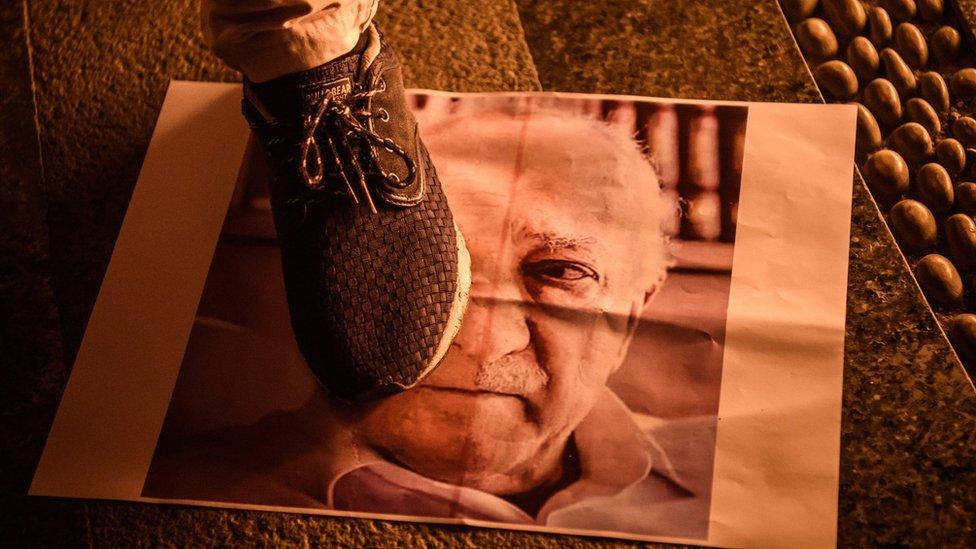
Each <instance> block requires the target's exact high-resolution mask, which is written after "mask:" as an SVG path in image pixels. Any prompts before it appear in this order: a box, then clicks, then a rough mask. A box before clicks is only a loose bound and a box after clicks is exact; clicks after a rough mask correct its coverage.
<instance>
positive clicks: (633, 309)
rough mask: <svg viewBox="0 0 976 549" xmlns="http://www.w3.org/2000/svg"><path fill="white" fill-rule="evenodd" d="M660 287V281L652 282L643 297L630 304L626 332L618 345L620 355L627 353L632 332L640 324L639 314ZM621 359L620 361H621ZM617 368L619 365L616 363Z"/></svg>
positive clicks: (635, 331)
mask: <svg viewBox="0 0 976 549" xmlns="http://www.w3.org/2000/svg"><path fill="white" fill-rule="evenodd" d="M660 287H661V283H657V284H654V285H653V286H651V287H650V288H649V289H648V290H647V291H646V292H644V298H643V300H641V299H636V300H634V301H633V302H631V304H630V314H629V315H628V317H627V333H626V335H624V340H623V343H621V345H620V357H621V358H623V357H624V356H625V355H626V354H627V350H628V349H629V348H630V342H631V341H632V340H633V339H634V334H635V333H637V326H638V325H639V324H640V320H641V316H642V314H643V313H644V310H646V309H647V306H648V305H650V303H651V301H653V300H654V298H655V297H657V294H658V288H660ZM622 362H623V361H621V363H622ZM617 367H618V368H619V367H620V365H619V364H618V365H617Z"/></svg>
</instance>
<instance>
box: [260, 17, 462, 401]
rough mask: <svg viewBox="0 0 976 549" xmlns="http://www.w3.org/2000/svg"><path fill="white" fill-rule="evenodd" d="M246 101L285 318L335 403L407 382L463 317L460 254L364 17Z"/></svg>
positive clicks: (390, 69) (398, 88)
mask: <svg viewBox="0 0 976 549" xmlns="http://www.w3.org/2000/svg"><path fill="white" fill-rule="evenodd" d="M242 105H243V111H244V115H245V117H246V118H247V119H248V121H249V123H250V125H251V128H252V130H253V131H254V132H255V134H256V135H257V137H258V139H259V141H260V142H261V143H262V144H263V146H264V149H265V152H266V154H267V156H268V159H269V164H270V165H271V171H272V176H271V181H270V183H269V184H270V193H269V194H270V196H271V206H272V212H273V214H274V221H275V228H276V230H277V233H278V240H279V243H280V245H281V253H282V267H283V272H284V279H285V288H286V292H287V296H288V306H289V310H290V313H291V321H292V329H293V331H294V333H295V337H296V340H297V342H298V346H299V349H300V350H301V352H302V354H303V355H304V357H305V359H306V361H307V362H308V365H309V366H310V368H311V369H312V371H313V372H314V373H315V375H316V376H317V377H318V379H319V380H320V382H321V383H322V385H323V386H324V387H325V388H326V389H327V390H328V391H329V392H330V393H331V394H332V395H334V396H336V397H338V398H340V399H342V400H346V401H362V400H370V399H376V398H380V397H383V396H388V395H390V394H393V393H396V392H399V391H402V390H405V389H409V388H411V387H413V386H414V385H416V384H417V382H419V381H420V380H421V379H423V378H424V377H425V376H426V375H427V374H429V373H430V372H431V371H432V370H433V369H434V368H435V367H436V366H437V364H438V363H439V362H440V360H441V359H442V358H443V357H444V355H445V354H446V352H447V350H448V348H449V347H450V344H451V341H452V340H453V339H454V336H455V335H456V334H457V332H458V329H459V328H460V325H461V317H462V315H463V313H464V308H465V307H466V305H467V299H468V290H469V288H470V281H471V274H470V258H469V256H468V252H467V249H466V248H465V246H464V239H463V237H462V236H461V233H460V231H458V229H457V226H456V225H455V224H454V219H453V216H452V215H451V210H450V208H449V207H448V203H447V199H446V197H445V196H444V193H443V192H442V189H441V184H440V181H439V180H438V178H437V172H436V171H435V170H434V166H433V165H432V164H431V161H430V156H429V155H428V153H427V149H426V148H425V147H424V144H423V143H422V142H421V140H420V136H419V134H418V132H417V122H416V121H415V120H414V117H413V115H412V113H411V112H410V109H409V108H408V107H407V103H406V100H405V97H404V88H403V77H402V74H401V69H400V64H399V62H398V61H397V58H396V56H395V55H394V53H393V52H392V50H391V49H390V48H389V46H388V45H387V44H386V43H385V41H383V39H382V37H381V35H380V33H379V31H378V30H377V28H376V27H375V25H371V26H370V27H369V28H368V29H367V30H366V31H365V32H364V33H363V37H362V39H361V40H360V44H359V45H358V46H357V48H356V49H355V50H353V52H352V53H350V54H348V55H346V56H344V57H341V58H339V59H336V60H334V61H330V62H328V63H326V64H324V65H321V66H319V67H316V68H313V69H310V70H307V71H303V72H300V73H296V74H291V75H287V76H284V77H282V78H279V79H276V80H273V81H271V82H268V83H261V84H254V83H251V82H247V81H245V83H244V100H243V103H242Z"/></svg>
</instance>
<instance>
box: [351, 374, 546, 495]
mask: <svg viewBox="0 0 976 549" xmlns="http://www.w3.org/2000/svg"><path fill="white" fill-rule="evenodd" d="M359 431H360V434H361V435H362V436H363V437H364V438H365V439H366V440H367V442H368V443H369V444H370V445H371V446H373V447H374V448H376V449H378V450H379V451H380V452H381V453H383V454H385V455H387V456H388V457H389V458H392V459H394V460H395V461H398V462H400V463H401V464H403V465H405V466H407V467H408V468H410V469H412V470H414V471H416V472H418V473H420V474H422V475H424V476H427V477H429V478H433V479H436V480H441V481H444V482H448V483H451V484H457V485H461V486H467V487H470V488H476V489H479V490H483V491H487V492H491V493H496V494H506V493H516V492H518V491H520V490H521V489H522V488H524V486H523V484H524V483H523V482H522V481H521V480H519V479H521V478H523V477H524V475H525V468H526V467H529V468H532V464H533V463H534V456H536V455H537V454H538V452H539V450H540V448H541V447H542V446H543V438H544V437H542V436H540V429H539V426H537V425H536V424H534V423H533V422H531V421H530V419H529V415H528V414H527V408H526V404H525V402H524V401H523V400H522V399H520V398H518V397H512V396H503V395H496V394H491V393H474V392H470V393H469V392H464V391H452V390H442V389H430V388H422V387H418V388H417V389H413V390H410V391H407V392H405V393H401V394H399V395H396V396H394V397H391V398H389V399H387V400H386V401H384V402H383V403H381V404H380V405H379V406H377V407H376V408H374V409H373V410H372V411H371V412H370V413H369V414H368V416H367V417H366V418H365V420H364V421H362V422H361V423H360V426H359Z"/></svg>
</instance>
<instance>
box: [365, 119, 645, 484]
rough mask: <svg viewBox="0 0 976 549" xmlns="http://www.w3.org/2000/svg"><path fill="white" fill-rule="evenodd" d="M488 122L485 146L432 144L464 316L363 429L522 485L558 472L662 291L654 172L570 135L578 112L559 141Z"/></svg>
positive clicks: (450, 465) (431, 469) (430, 459)
mask: <svg viewBox="0 0 976 549" xmlns="http://www.w3.org/2000/svg"><path fill="white" fill-rule="evenodd" d="M479 124H481V125H482V126H483V127H484V131H485V132H488V133H491V135H492V136H493V137H494V138H495V139H494V140H491V139H488V140H487V141H488V142H487V143H484V144H483V147H484V150H480V149H478V148H477V146H475V145H472V146H471V147H469V148H468V149H467V150H462V151H460V152H456V153H455V154H450V153H449V152H446V151H445V152H443V153H442V154H440V155H436V156H435V159H436V161H437V167H438V171H439V173H440V175H441V179H442V181H443V184H444V186H445V190H446V192H447V194H448V198H449V200H450V202H451V206H452V210H453V211H454V215H455V218H456V222H457V224H458V225H459V226H460V228H461V231H462V233H463V234H464V235H465V238H466V240H467V246H468V249H469V251H470V253H471V259H472V286H471V300H470V304H469V305H468V310H467V313H466V315H465V317H464V322H463V325H462V328H461V331H460V333H459V334H458V336H457V338H456V339H455V341H454V343H453V345H452V347H451V349H450V351H449V352H448V354H447V356H446V358H445V359H444V361H443V362H442V363H441V365H440V366H439V367H438V368H437V369H436V370H435V371H434V372H433V373H432V374H431V375H430V376H429V377H428V378H427V379H425V380H424V381H423V382H422V383H421V385H420V386H418V387H416V388H414V389H411V390H409V391H406V392H404V393H402V394H399V395H396V396H394V397H391V398H388V399H386V400H384V401H382V402H381V403H379V404H377V405H376V406H375V407H374V408H372V409H371V410H370V411H369V412H368V415H367V416H366V418H365V420H364V421H362V422H361V424H360V430H361V433H362V434H363V435H364V438H365V439H366V440H367V441H368V443H369V444H371V445H374V446H376V447H378V448H380V449H381V450H382V451H383V452H385V453H386V454H388V455H390V456H391V457H393V458H394V459H396V460H398V461H400V462H402V463H404V464H405V465H407V466H408V467H410V468H412V469H414V470H416V471H418V472H420V473H422V474H424V475H426V476H429V477H432V478H436V479H440V480H444V481H447V482H451V483H455V484H460V485H465V486H471V487H475V488H479V489H482V490H486V491H489V492H493V493H497V494H514V493H520V492H524V491H527V490H529V489H531V488H533V487H535V486H537V485H539V484H540V483H545V482H546V481H547V480H550V479H547V475H550V474H552V472H551V467H549V465H551V464H553V463H557V462H558V461H559V459H560V456H561V454H562V452H563V451H564V447H565V443H566V440H567V438H568V437H569V435H570V434H571V433H572V431H573V429H574V428H575V427H576V426H577V425H578V424H579V422H580V421H581V420H582V419H583V417H584V416H585V415H586V414H587V413H588V412H589V411H590V409H591V408H592V406H593V404H594V402H595V400H596V399H597V398H598V396H599V395H600V394H601V392H602V391H603V389H604V387H605V385H606V381H607V378H608V376H609V375H610V374H611V373H612V372H613V371H614V370H615V369H616V368H617V367H618V366H619V365H620V363H621V361H622V359H623V358H624V355H625V353H626V349H627V344H628V342H629V339H630V336H631V335H632V334H633V329H634V328H635V326H636V319H637V317H638V316H639V314H640V311H641V309H642V308H643V306H644V304H645V303H646V301H647V299H648V297H649V296H650V295H652V294H653V293H654V291H655V290H656V286H657V284H658V282H659V280H658V275H659V273H660V272H661V271H660V269H661V268H662V265H661V262H662V254H661V246H662V244H661V238H660V233H659V229H658V226H657V223H656V219H655V217H654V216H653V215H649V213H648V206H649V204H651V201H653V200H657V198H656V197H655V194H656V185H657V181H656V179H655V178H654V176H653V172H652V171H651V170H650V169H648V168H644V169H643V170H640V169H638V170H637V172H635V171H634V165H633V161H632V158H631V161H629V162H625V161H619V162H615V161H614V160H613V158H614V157H613V155H615V154H616V155H619V154H620V153H621V151H615V150H614V147H613V144H612V143H602V142H598V143H593V142H592V141H588V140H587V139H586V137H582V136H579V137H577V138H575V139H569V137H570V136H572V135H575V133H574V128H573V127H568V128H565V129H564V130H565V134H566V135H561V136H560V135H556V136H555V139H556V142H553V139H554V137H553V136H552V135H550V134H551V132H552V131H553V128H551V127H549V126H548V125H545V123H544V121H543V122H532V123H530V124H529V125H528V126H525V125H524V123H523V122H519V121H512V120H508V121H495V122H488V121H484V122H479ZM570 126H572V125H570ZM557 130H558V128H557ZM575 131H578V128H576V130H575ZM492 132H494V133H492ZM435 141H437V140H436V139H435ZM574 141H575V142H576V143H579V144H580V145H583V146H579V145H576V146H574V145H573V143H574ZM560 142H561V143H562V145H560ZM519 143H522V144H524V146H523V147H519V146H518V144H519ZM501 144H506V145H501ZM445 147H448V148H449V149H452V150H453V149H456V148H458V147H457V146H456V144H452V145H450V146H445ZM462 148H463V147H462ZM432 150H434V148H433V147H432ZM435 152H440V151H435ZM630 152H631V154H632V155H633V154H634V153H633V151H630ZM638 160H639V158H638ZM635 176H636V177H640V178H642V179H643V180H642V181H628V180H627V179H628V178H632V177H635ZM649 197H650V198H649Z"/></svg>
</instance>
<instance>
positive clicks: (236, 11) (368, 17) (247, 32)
mask: <svg viewBox="0 0 976 549" xmlns="http://www.w3.org/2000/svg"><path fill="white" fill-rule="evenodd" d="M377 3H378V0H201V5H200V21H201V26H202V27H203V36H204V40H205V41H206V42H207V45H209V46H210V48H211V49H212V50H213V51H214V53H215V54H217V57H220V58H221V59H222V60H223V61H224V62H225V63H227V65H229V66H230V67H232V68H234V69H237V70H239V71H241V72H242V73H244V76H245V77H247V79H248V80H250V81H252V82H265V81H267V80H271V79H273V78H277V77H279V76H283V75H285V74H290V73H295V72H299V71H303V70H306V69H310V68H312V67H317V66H319V65H322V64H323V63H326V62H328V61H331V60H333V59H335V58H337V57H339V56H340V55H342V54H344V53H346V52H348V51H350V50H351V49H352V48H353V47H354V46H355V45H356V42H357V41H358V40H359V36H360V34H361V33H362V32H363V31H364V30H365V29H366V28H367V27H368V26H369V24H370V22H371V21H372V19H373V15H375V13H376V5H377Z"/></svg>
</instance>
